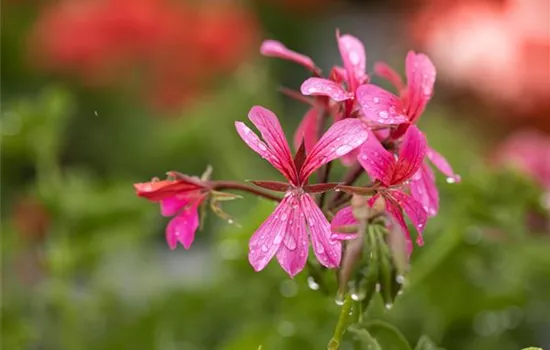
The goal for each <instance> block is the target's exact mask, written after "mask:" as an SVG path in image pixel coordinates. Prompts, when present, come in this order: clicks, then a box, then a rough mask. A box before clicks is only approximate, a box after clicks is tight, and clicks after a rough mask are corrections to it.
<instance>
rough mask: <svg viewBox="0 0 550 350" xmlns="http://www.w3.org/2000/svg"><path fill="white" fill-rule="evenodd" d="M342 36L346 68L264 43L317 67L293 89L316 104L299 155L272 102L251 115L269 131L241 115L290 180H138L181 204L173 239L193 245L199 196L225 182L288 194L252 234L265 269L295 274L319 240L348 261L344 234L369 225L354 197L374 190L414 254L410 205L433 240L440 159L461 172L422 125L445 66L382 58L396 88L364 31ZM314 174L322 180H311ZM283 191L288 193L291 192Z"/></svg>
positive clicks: (257, 260)
mask: <svg viewBox="0 0 550 350" xmlns="http://www.w3.org/2000/svg"><path fill="white" fill-rule="evenodd" d="M336 39H337V42H338V47H339V51H340V55H341V59H342V63H343V67H342V66H334V67H333V68H332V69H331V71H330V74H329V75H328V76H322V75H321V70H320V69H319V68H318V67H317V65H316V64H315V63H314V61H313V60H312V59H311V58H310V57H308V56H305V55H303V54H300V53H297V52H294V51H292V50H290V49H288V48H287V47H285V46H284V45H283V44H282V43H280V42H277V41H273V40H267V41H265V42H264V43H263V44H262V46H261V50H260V51H261V53H262V54H263V55H264V56H270V57H277V58H282V59H285V60H289V61H292V62H294V63H297V64H299V65H302V66H303V67H305V68H306V69H307V70H308V71H310V72H311V74H312V77H310V78H308V79H307V80H305V81H304V82H303V83H302V85H301V88H300V92H301V93H300V92H298V91H294V90H290V89H286V90H284V91H285V92H286V93H287V94H288V95H290V96H292V97H295V98H297V99H299V100H300V101H304V102H306V103H307V104H308V105H309V106H310V108H309V110H308V111H307V112H306V114H305V116H304V117H303V120H302V122H301V124H300V125H299V127H298V128H297V130H296V132H295V134H294V148H295V149H296V152H295V154H294V155H293V153H292V151H291V149H290V146H289V144H288V142H287V139H286V136H285V134H284V132H283V128H282V127H281V125H280V123H279V120H278V119H277V117H276V116H275V114H274V113H273V112H271V111H270V110H268V109H266V108H264V107H260V106H255V107H253V108H252V109H251V110H250V113H249V115H248V118H249V119H250V121H251V122H252V124H253V125H254V126H255V127H256V129H257V130H258V131H259V133H260V135H261V138H260V137H259V136H258V135H257V134H256V133H255V132H254V131H253V130H251V129H250V128H249V127H248V126H246V125H245V124H244V123H243V122H236V123H235V127H236V130H237V132H238V134H239V136H240V137H241V138H242V140H243V141H244V142H245V143H246V144H247V145H248V146H249V147H250V148H251V149H252V150H253V151H254V152H256V153H257V154H259V155H260V156H261V157H262V158H264V159H265V160H267V161H268V162H269V163H270V164H271V165H272V166H273V167H274V168H275V169H277V170H278V171H279V172H280V173H281V174H282V175H283V176H284V178H285V179H286V181H285V182H279V181H254V182H253V183H254V184H255V185H256V187H251V186H250V187H248V185H241V184H239V185H237V184H234V183H229V182H227V181H223V182H222V181H220V182H218V181H200V180H193V181H191V180H190V178H187V177H183V176H179V178H178V177H176V178H172V179H171V180H166V181H156V182H151V183H146V184H138V185H136V189H137V191H138V194H139V195H141V196H144V197H146V198H148V199H150V200H153V201H160V202H161V209H162V212H163V214H164V215H174V214H176V213H178V212H179V214H178V215H177V216H176V218H175V219H173V220H172V221H171V222H170V224H169V225H168V227H167V230H166V234H167V240H168V243H169V245H170V246H171V247H174V246H175V245H176V242H177V241H180V242H182V244H183V245H184V247H186V248H188V247H189V245H190V243H191V241H192V239H193V237H194V231H195V229H196V228H197V226H198V217H197V205H198V203H200V202H201V201H202V200H203V199H204V198H205V197H206V196H209V195H212V193H213V191H214V190H216V193H219V192H217V191H219V190H222V189H234V190H242V191H246V192H251V193H254V194H257V195H260V196H264V197H268V198H271V199H275V200H277V201H278V202H279V203H278V205H277V207H276V208H275V210H274V211H273V213H272V214H271V215H270V216H269V217H268V218H267V219H266V220H265V221H264V222H263V224H262V225H261V226H260V227H259V228H258V229H257V230H256V232H255V233H254V234H253V235H252V238H251V239H250V244H249V248H250V249H249V254H248V257H249V261H250V264H251V265H252V267H253V268H254V270H256V271H260V270H262V269H263V268H264V267H265V266H266V265H267V264H268V263H269V261H271V260H272V259H273V258H274V257H276V258H277V260H278V262H279V264H280V265H281V267H282V268H283V269H284V270H285V271H286V272H287V273H288V274H289V275H290V276H291V277H293V276H295V275H296V274H297V273H299V272H300V271H301V270H303V268H304V266H305V265H306V263H307V259H308V252H309V241H311V246H312V248H313V253H314V255H315V257H316V258H317V260H318V262H319V263H320V264H321V265H323V266H325V267H327V268H338V267H340V265H341V261H342V255H343V253H342V246H343V244H345V243H344V242H343V241H347V240H350V239H356V238H358V236H359V235H360V234H361V232H360V230H359V229H358V228H357V226H358V225H357V224H358V223H359V218H358V217H357V216H356V215H355V214H354V212H355V211H356V210H354V208H352V207H351V206H350V204H349V203H350V200H351V198H352V196H368V200H366V201H364V202H361V203H364V206H365V210H366V211H367V212H370V213H371V214H372V215H371V216H370V217H368V219H369V220H370V219H375V218H376V219H377V220H378V219H380V218H381V219H382V222H383V223H384V225H387V226H392V229H393V230H395V229H398V230H401V232H402V235H403V237H404V239H405V242H406V248H407V253H408V254H410V253H411V251H412V249H413V243H412V239H411V237H410V236H411V235H410V233H409V230H408V227H407V224H406V222H405V219H404V214H406V216H408V218H409V219H410V220H411V222H412V224H413V225H414V227H415V229H416V231H417V235H416V242H417V244H418V245H422V244H423V239H422V231H423V229H424V227H425V225H426V221H427V219H428V218H429V217H433V216H435V215H436V214H437V212H438V209H439V196H438V191H437V187H436V185H435V176H434V173H433V171H432V165H433V166H435V167H436V168H437V169H439V170H440V171H441V172H442V173H443V174H444V175H445V176H447V182H450V183H452V182H458V181H460V177H459V176H458V175H456V174H454V172H453V170H452V168H451V166H450V165H449V163H448V162H447V161H446V160H445V158H444V157H443V156H441V155H440V154H439V153H437V152H436V151H435V150H433V149H431V148H430V147H429V146H428V143H427V140H426V137H425V135H424V134H423V133H422V132H421V131H420V130H419V129H418V127H417V126H416V125H415V123H416V122H417V121H418V119H419V118H420V116H421V115H422V113H423V111H424V109H425V108H426V105H427V104H428V102H429V100H430V98H431V97H432V94H433V88H434V82H435V76H436V71H435V67H434V65H433V64H432V62H431V61H430V59H429V58H428V57H427V56H426V55H424V54H420V53H415V52H412V51H411V52H409V53H408V55H407V57H406V61H405V65H406V78H407V80H406V82H403V81H402V79H401V77H400V76H399V74H398V73H396V72H395V71H394V70H392V69H391V68H390V67H389V66H387V65H386V64H384V63H377V64H376V65H375V67H374V72H375V73H376V74H378V75H380V76H381V77H383V78H386V79H388V80H389V81H390V82H391V83H392V84H393V85H394V86H395V88H396V94H393V93H391V92H388V91H386V90H384V89H382V88H381V87H378V86H376V85H373V84H371V83H370V77H369V75H368V73H367V61H366V53H365V49H364V47H363V44H362V43H361V42H360V41H359V40H358V39H357V38H355V37H354V36H351V35H340V34H339V33H337V35H336ZM336 159H341V160H342V164H343V165H345V166H347V167H349V169H348V173H347V174H346V175H345V176H344V178H343V179H341V180H340V181H338V182H328V180H329V178H330V169H331V166H332V163H333V161H334V160H336ZM314 173H317V179H318V182H317V183H315V184H310V183H309V180H310V178H311V177H312V175H313V174H314ZM362 174H367V175H368V176H369V177H370V180H371V182H370V184H369V185H368V186H358V185H357V184H355V182H356V180H357V179H358V178H359V177H360V176H361V175H362ZM266 190H268V191H269V192H266ZM273 192H280V193H282V197H277V196H275V195H273V194H272V193H273ZM327 192H332V197H331V199H330V201H325V198H326V197H327ZM332 217H333V220H332V226H331V223H330V222H329V218H332ZM396 224H397V225H396ZM345 226H347V227H348V229H349V227H352V228H353V227H355V228H354V229H352V231H355V232H351V233H350V232H348V233H342V230H341V228H342V227H345Z"/></svg>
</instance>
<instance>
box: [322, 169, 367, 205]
mask: <svg viewBox="0 0 550 350" xmlns="http://www.w3.org/2000/svg"><path fill="white" fill-rule="evenodd" d="M363 172H364V170H363V167H361V164H359V163H357V164H355V165H354V166H352V167H351V168H350V169H349V170H348V172H347V173H346V174H345V175H344V178H343V179H342V181H340V182H342V183H343V184H344V185H346V186H350V185H353V184H354V183H355V181H357V179H359V177H360V176H361V174H363ZM345 195H346V193H345V192H342V191H340V192H335V193H334V195H333V196H332V199H331V200H330V202H329V205H328V208H329V209H334V208H336V207H337V206H338V205H340V204H342V203H341V202H340V199H341V198H342V197H344V196H345Z"/></svg>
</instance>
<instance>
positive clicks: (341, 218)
mask: <svg viewBox="0 0 550 350" xmlns="http://www.w3.org/2000/svg"><path fill="white" fill-rule="evenodd" d="M355 224H357V219H356V218H355V216H353V208H352V207H351V206H349V207H345V208H342V209H340V210H339V211H338V212H337V213H336V215H334V218H333V219H332V222H331V223H330V229H331V230H332V236H330V238H331V239H337V240H349V239H355V238H357V237H358V236H359V235H358V234H357V233H351V234H350V233H341V232H338V231H337V230H336V229H337V228H338V227H340V226H348V225H355Z"/></svg>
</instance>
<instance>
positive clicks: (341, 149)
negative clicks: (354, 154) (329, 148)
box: [334, 145, 353, 156]
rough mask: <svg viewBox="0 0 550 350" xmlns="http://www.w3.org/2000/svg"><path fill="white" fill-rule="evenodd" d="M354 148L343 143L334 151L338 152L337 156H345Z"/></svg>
mask: <svg viewBox="0 0 550 350" xmlns="http://www.w3.org/2000/svg"><path fill="white" fill-rule="evenodd" d="M352 149H353V148H352V147H351V146H349V145H342V146H340V147H338V148H337V149H336V151H335V152H334V153H336V155H337V156H343V155H344V154H346V153H349V152H350V151H351V150H352Z"/></svg>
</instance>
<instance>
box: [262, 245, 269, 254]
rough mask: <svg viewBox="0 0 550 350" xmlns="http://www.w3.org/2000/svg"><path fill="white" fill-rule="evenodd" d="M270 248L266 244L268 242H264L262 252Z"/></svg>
mask: <svg viewBox="0 0 550 350" xmlns="http://www.w3.org/2000/svg"><path fill="white" fill-rule="evenodd" d="M268 250H269V248H268V247H267V245H266V244H263V245H262V252H264V253H265V252H267V251H268Z"/></svg>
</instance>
